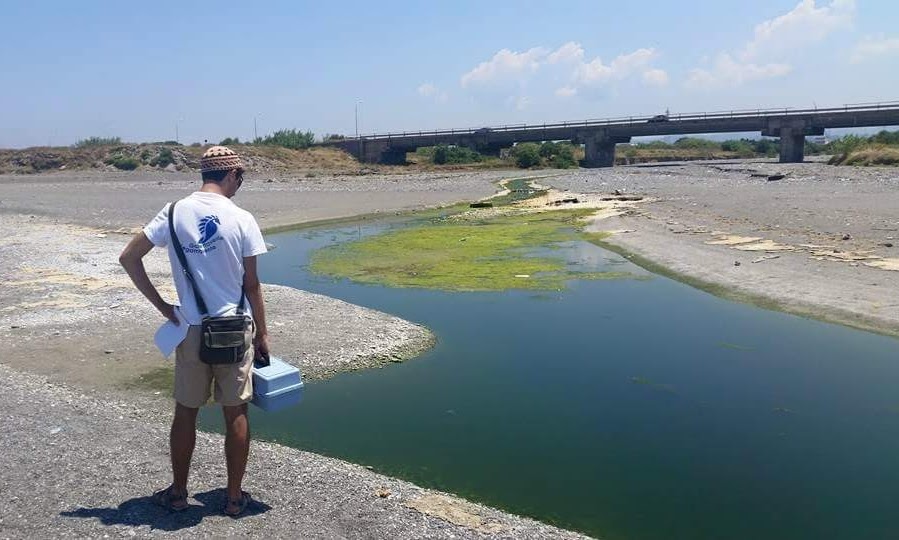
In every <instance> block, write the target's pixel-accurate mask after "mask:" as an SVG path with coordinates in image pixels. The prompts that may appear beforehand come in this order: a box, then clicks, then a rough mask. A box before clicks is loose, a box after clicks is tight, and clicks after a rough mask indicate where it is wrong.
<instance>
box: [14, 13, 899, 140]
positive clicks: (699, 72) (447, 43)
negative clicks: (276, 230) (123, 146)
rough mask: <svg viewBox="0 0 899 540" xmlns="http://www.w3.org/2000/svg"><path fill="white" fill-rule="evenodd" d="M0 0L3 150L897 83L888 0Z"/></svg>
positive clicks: (573, 111) (664, 105)
mask: <svg viewBox="0 0 899 540" xmlns="http://www.w3.org/2000/svg"><path fill="white" fill-rule="evenodd" d="M605 6H608V7H605ZM0 8H2V11H0V12H2V13H3V21H4V23H5V24H4V25H3V26H4V35H3V38H2V40H3V41H2V43H3V45H2V59H3V63H2V65H3V71H2V73H3V77H2V84H0V117H2V119H3V120H2V123H0V147H6V148H8V147H23V146H32V145H46V144H48V143H49V144H53V145H66V144H71V143H73V142H75V141H76V140H78V139H81V138H85V137H89V136H119V137H122V138H123V139H124V140H128V141H152V140H166V139H173V138H174V137H175V126H176V124H177V126H178V132H179V139H180V141H181V142H184V143H190V142H195V141H203V140H205V139H208V140H209V141H210V142H217V141H218V140H220V139H222V138H224V137H228V136H232V137H233V136H237V137H240V138H241V139H246V138H248V137H252V135H253V121H254V118H255V119H256V121H257V123H258V127H259V133H260V135H261V134H264V133H269V132H271V131H273V130H276V129H280V128H300V129H303V130H306V129H309V130H312V131H314V132H315V133H316V134H319V135H321V134H324V133H344V134H352V133H353V132H354V109H355V107H356V105H357V102H359V104H358V108H359V113H360V114H359V117H360V128H361V131H363V132H365V133H369V132H381V131H387V130H418V129H430V128H450V127H469V126H483V125H494V124H512V123H522V122H537V123H539V122H548V121H557V120H575V119H586V118H605V117H614V116H625V115H631V114H655V113H658V112H663V111H664V110H665V109H670V111H671V112H672V113H676V112H695V111H710V110H730V109H741V108H759V107H782V106H793V107H805V106H813V105H818V106H821V107H823V106H830V105H841V104H844V103H857V102H869V101H889V100H897V99H899V92H897V91H896V87H897V82H899V70H897V69H896V68H897V67H899V29H897V28H896V22H897V21H899V2H894V1H892V0H876V1H875V0H803V1H801V2H799V1H798V0H785V1H782V0H754V1H752V2H745V1H739V2H737V1H721V0H718V1H706V0H699V1H692V2H669V1H660V0H659V1H651V0H644V1H642V2H599V1H596V0H593V1H585V2H580V1H577V0H568V1H566V2H557V3H552V2H546V1H545V0H544V1H540V2H528V1H525V0H519V1H517V2H504V1H499V0H495V1H493V2H483V1H480V2H468V1H462V0H458V1H455V2H392V1H389V0H379V1H377V2H354V1H344V2H315V3H312V2H309V3H307V2H260V3H258V5H253V4H251V3H248V2H239V3H237V2H228V1H224V0H222V1H219V2H202V3H201V2H168V1H164V0H163V1H157V2H153V3H149V4H147V3H143V4H129V3H123V2H92V1H83V2H61V1H60V2H41V1H34V2H21V1H15V2H13V1H8V0H0Z"/></svg>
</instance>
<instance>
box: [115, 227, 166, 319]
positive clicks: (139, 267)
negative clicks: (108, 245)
mask: <svg viewBox="0 0 899 540" xmlns="http://www.w3.org/2000/svg"><path fill="white" fill-rule="evenodd" d="M151 249H153V242H150V239H149V238H147V235H146V234H144V233H143V232H139V233H137V234H135V235H134V238H132V239H131V241H130V242H128V245H127V246H125V249H123V250H122V254H121V255H119V264H121V265H122V267H123V268H124V269H125V272H128V277H130V278H131V281H132V282H134V286H135V287H137V290H139V291H140V292H141V293H142V294H143V295H144V296H146V297H147V300H149V301H150V303H151V304H153V306H154V307H155V308H156V309H158V310H159V312H160V313H162V315H163V316H164V317H165V318H166V319H168V320H170V321H172V322H173V323H175V324H179V321H178V317H177V316H176V315H175V306H173V305H172V304H169V303H168V302H166V301H165V300H163V299H162V297H161V296H159V291H157V290H156V287H155V286H153V283H152V282H150V278H149V276H147V270H146V269H145V268H144V261H143V259H144V256H145V255H146V254H147V253H149V252H150V250H151Z"/></svg>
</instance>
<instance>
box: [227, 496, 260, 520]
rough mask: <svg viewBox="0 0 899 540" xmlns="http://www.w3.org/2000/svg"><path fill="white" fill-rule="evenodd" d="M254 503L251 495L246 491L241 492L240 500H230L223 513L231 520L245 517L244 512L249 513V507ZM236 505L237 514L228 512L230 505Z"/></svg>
mask: <svg viewBox="0 0 899 540" xmlns="http://www.w3.org/2000/svg"><path fill="white" fill-rule="evenodd" d="M252 501H253V498H252V497H250V494H249V493H247V492H246V491H241V492H240V499H228V502H227V503H225V508H224V510H223V512H224V513H225V515H226V516H228V517H231V518H238V517H240V516H242V515H243V513H244V512H246V511H247V506H249V504H250V503H251V502H252ZM229 504H235V505H237V512H228V505H229Z"/></svg>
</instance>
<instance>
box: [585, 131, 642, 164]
mask: <svg viewBox="0 0 899 540" xmlns="http://www.w3.org/2000/svg"><path fill="white" fill-rule="evenodd" d="M583 140H584V161H583V163H582V165H583V166H584V167H586V168H588V169H593V168H597V167H612V166H614V165H615V145H616V144H618V143H620V142H629V141H630V140H631V138H630V137H610V136H609V135H608V134H606V133H604V132H601V133H593V134H589V135H587V136H586V137H583Z"/></svg>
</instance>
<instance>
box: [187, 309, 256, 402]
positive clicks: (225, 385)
mask: <svg viewBox="0 0 899 540" xmlns="http://www.w3.org/2000/svg"><path fill="white" fill-rule="evenodd" d="M201 337H202V333H201V327H200V326H191V327H190V329H189V330H188V331H187V337H186V338H184V341H182V342H181V344H180V345H178V348H177V349H176V350H175V394H174V397H175V401H177V402H178V403H180V404H181V405H184V406H185V407H190V408H192V409H197V408H200V407H202V406H203V405H205V404H206V402H207V401H209V396H210V393H211V392H210V388H211V386H212V384H213V383H215V401H216V402H218V403H221V404H222V405H225V406H229V407H230V406H234V405H241V404H243V403H246V402H248V401H250V400H251V399H253V376H252V369H253V345H252V340H253V331H252V330H250V331H248V332H247V342H248V346H247V352H246V354H245V355H244V358H243V361H241V362H237V363H234V364H222V365H216V366H212V365H209V364H204V363H203V362H202V361H201V360H200V339H201Z"/></svg>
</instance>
